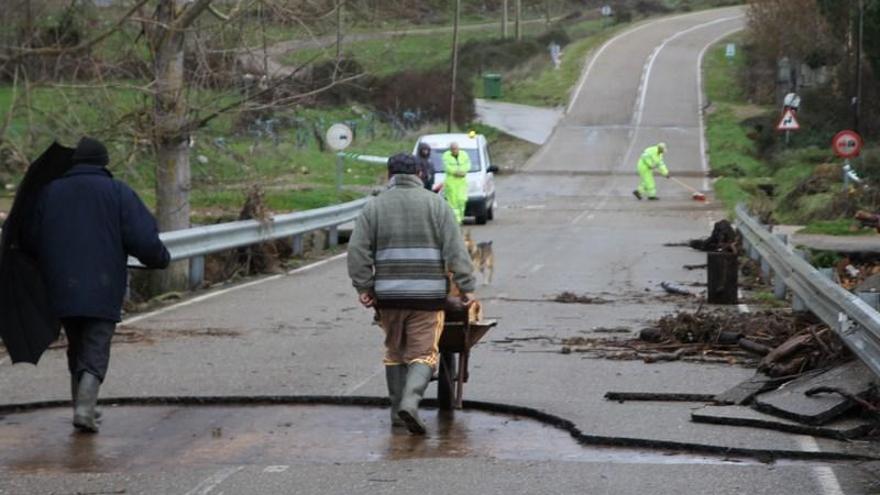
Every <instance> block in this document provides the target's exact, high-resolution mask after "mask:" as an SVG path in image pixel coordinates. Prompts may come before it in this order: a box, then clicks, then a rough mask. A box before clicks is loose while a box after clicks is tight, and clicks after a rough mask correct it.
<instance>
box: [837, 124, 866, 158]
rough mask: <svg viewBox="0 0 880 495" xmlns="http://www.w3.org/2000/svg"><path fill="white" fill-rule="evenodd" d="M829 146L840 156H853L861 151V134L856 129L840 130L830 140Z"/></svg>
mask: <svg viewBox="0 0 880 495" xmlns="http://www.w3.org/2000/svg"><path fill="white" fill-rule="evenodd" d="M831 147H832V148H834V153H836V154H837V156H839V157H841V158H846V159H849V158H855V157H857V156H859V153H861V152H862V136H859V133H857V132H856V131H849V130H847V131H840V132H838V133H837V135H836V136H834V139H833V140H831Z"/></svg>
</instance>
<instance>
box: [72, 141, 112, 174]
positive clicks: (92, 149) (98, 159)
mask: <svg viewBox="0 0 880 495" xmlns="http://www.w3.org/2000/svg"><path fill="white" fill-rule="evenodd" d="M73 163H74V164H77V163H86V164H89V165H97V166H99V167H106V166H107V164H109V163H110V157H109V155H107V147H106V146H104V143H102V142H101V141H98V140H97V139H92V138H90V137H83V138H82V139H80V140H79V143H78V144H77V145H76V150H75V151H74V152H73Z"/></svg>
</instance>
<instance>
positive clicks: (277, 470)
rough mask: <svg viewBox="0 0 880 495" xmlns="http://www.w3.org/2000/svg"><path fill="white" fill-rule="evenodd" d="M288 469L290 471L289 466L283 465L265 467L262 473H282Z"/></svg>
mask: <svg viewBox="0 0 880 495" xmlns="http://www.w3.org/2000/svg"><path fill="white" fill-rule="evenodd" d="M288 469H290V466H284V465H278V466H266V467H265V469H263V472H264V473H283V472H284V471H287V470H288Z"/></svg>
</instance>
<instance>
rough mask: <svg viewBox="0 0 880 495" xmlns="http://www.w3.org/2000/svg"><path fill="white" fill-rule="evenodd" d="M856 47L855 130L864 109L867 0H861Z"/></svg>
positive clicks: (857, 130)
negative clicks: (863, 59)
mask: <svg viewBox="0 0 880 495" xmlns="http://www.w3.org/2000/svg"><path fill="white" fill-rule="evenodd" d="M858 36H859V39H858V46H857V48H856V96H855V101H854V102H853V106H854V109H853V110H854V111H853V130H855V131H856V132H860V131H859V120H860V119H861V111H862V45H863V44H864V41H865V0H859V33H858Z"/></svg>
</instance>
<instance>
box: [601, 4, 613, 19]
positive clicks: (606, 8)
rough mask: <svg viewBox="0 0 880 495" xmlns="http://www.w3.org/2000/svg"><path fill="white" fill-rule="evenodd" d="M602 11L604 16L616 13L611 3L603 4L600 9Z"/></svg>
mask: <svg viewBox="0 0 880 495" xmlns="http://www.w3.org/2000/svg"><path fill="white" fill-rule="evenodd" d="M600 12H601V13H602V16H603V17H611V15H612V14H613V13H614V11H612V10H611V6H610V5H603V6H602V8H601V9H600Z"/></svg>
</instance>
